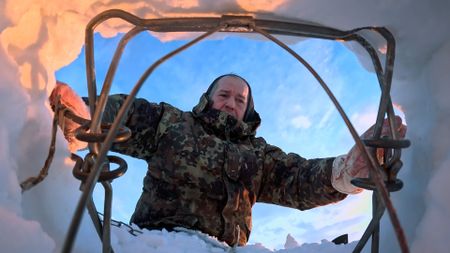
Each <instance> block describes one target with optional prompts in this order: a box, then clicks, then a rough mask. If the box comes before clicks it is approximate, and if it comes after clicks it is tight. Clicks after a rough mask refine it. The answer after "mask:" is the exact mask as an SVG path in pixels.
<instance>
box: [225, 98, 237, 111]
mask: <svg viewBox="0 0 450 253" xmlns="http://www.w3.org/2000/svg"><path fill="white" fill-rule="evenodd" d="M225 106H227V107H228V108H230V109H234V108H235V107H236V102H235V101H234V99H232V98H229V99H227V102H226V104H225Z"/></svg>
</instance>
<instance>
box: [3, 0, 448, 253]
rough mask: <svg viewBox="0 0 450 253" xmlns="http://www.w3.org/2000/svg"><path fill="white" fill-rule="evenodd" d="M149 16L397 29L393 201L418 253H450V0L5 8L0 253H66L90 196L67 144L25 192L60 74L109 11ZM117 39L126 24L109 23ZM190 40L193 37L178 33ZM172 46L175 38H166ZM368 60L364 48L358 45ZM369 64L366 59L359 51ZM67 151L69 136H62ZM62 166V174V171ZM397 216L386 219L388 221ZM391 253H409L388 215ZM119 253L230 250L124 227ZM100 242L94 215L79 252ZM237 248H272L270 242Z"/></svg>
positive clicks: (116, 233) (41, 149) (116, 241)
mask: <svg viewBox="0 0 450 253" xmlns="http://www.w3.org/2000/svg"><path fill="white" fill-rule="evenodd" d="M112 8H120V9H124V10H127V11H130V12H132V13H135V14H136V15H139V16H141V17H145V18H151V17H172V16H186V15H189V16H193V15H202V16H217V15H220V14H223V13H240V14H242V13H252V14H254V15H255V16H256V17H264V18H282V19H284V20H286V19H288V20H296V19H298V20H308V21H312V22H317V23H320V24H323V25H328V26H332V27H336V28H339V29H352V28H356V27H362V26H386V27H388V28H389V29H390V30H391V31H392V32H393V33H394V36H395V37H396V39H397V57H396V66H395V71H394V81H393V88H392V89H393V90H392V96H393V98H395V101H397V102H398V103H399V104H400V105H401V106H402V108H403V109H404V112H405V116H406V118H407V119H408V133H407V138H408V139H410V140H411V142H412V146H411V147H410V148H409V149H406V150H405V151H404V152H403V159H402V160H403V161H404V167H403V169H402V171H401V173H400V175H399V177H400V178H401V179H402V180H403V181H404V182H405V187H404V189H403V190H402V191H400V192H399V193H395V194H394V195H393V196H392V199H393V202H394V206H395V207H396V209H397V212H398V214H399V216H400V219H401V223H402V225H403V227H404V229H405V232H406V235H407V238H408V241H409V245H410V248H411V252H417V253H418V252H437V253H440V252H442V253H444V252H448V248H449V246H450V245H449V242H448V235H449V234H450V195H449V194H448V192H449V186H448V183H447V180H448V179H449V178H450V169H449V167H450V138H449V133H448V126H449V125H450V117H449V116H450V103H449V102H448V94H450V86H449V85H448V83H449V81H450V71H448V66H450V41H449V38H450V32H449V30H448V27H447V26H448V24H449V23H450V16H448V12H449V11H450V2H449V1H446V0H434V1H419V0H402V1H390V0H381V1H369V0H367V1H357V0H344V1H317V0H315V1H313V0H306V1H289V0H286V1H284V0H278V1H270V0H264V1H260V2H258V4H254V3H253V2H252V1H249V0H236V1H231V0H229V1H228V0H227V1H220V2H218V1H206V0H186V1H182V0H180V1H175V0H171V1H159V0H155V1H135V2H133V3H130V2H129V1H122V0H117V1H87V0H82V1H72V2H67V1H56V0H46V1H43V0H42V1H41V0H34V1H33V0H27V1H19V2H18V1H13V0H5V1H2V2H0V12H1V14H2V16H1V17H0V44H1V47H0V66H1V68H0V101H1V103H2V105H3V106H2V107H1V108H0V116H1V119H2V120H1V121H0V137H1V138H0V163H1V165H2V168H1V170H0V224H1V226H0V232H1V234H2V236H0V247H1V248H2V250H1V251H2V252H58V251H60V249H61V247H62V244H63V242H64V239H65V234H66V232H67V228H68V225H69V223H70V218H71V217H72V214H73V210H74V209H75V205H76V202H77V200H78V198H79V195H80V191H79V189H78V188H79V182H78V181H77V180H74V179H73V176H72V172H71V168H72V163H71V161H70V160H69V159H68V158H67V157H68V156H69V153H68V151H67V150H65V149H57V151H56V154H55V158H54V161H53V165H52V168H53V170H51V172H50V174H49V175H48V177H47V179H46V180H45V181H44V182H43V183H42V184H40V185H39V186H37V187H35V188H33V189H32V190H30V191H28V192H25V193H23V194H22V193H21V189H20V186H19V183H20V182H22V181H23V180H24V179H26V178H27V177H29V176H34V175H36V168H37V167H38V168H40V166H42V164H43V161H44V160H45V157H46V155H47V153H48V145H49V141H50V128H51V118H52V113H51V110H50V108H49V105H48V103H47V101H46V99H47V96H48V94H49V92H50V91H51V89H52V88H53V86H54V83H55V76H54V73H55V71H56V70H58V69H59V68H61V67H63V66H65V65H67V64H69V63H70V62H71V61H72V60H74V59H75V58H76V57H77V55H78V53H79V52H80V50H81V48H82V46H83V43H84V42H83V41H84V27H85V26H86V24H87V22H89V20H90V19H91V18H92V17H94V16H95V15H96V14H98V13H100V12H101V11H103V10H106V9H112ZM99 29H100V31H101V32H102V34H103V35H104V36H114V35H115V34H117V33H118V32H120V31H123V29H124V27H123V26H122V25H121V23H120V22H108V24H107V25H105V26H102V27H99ZM178 36H182V35H178ZM162 39H164V40H170V39H171V37H167V36H166V37H164V38H162ZM355 53H357V54H358V55H359V51H357V50H355ZM359 56H360V58H361V59H364V58H365V56H362V55H359ZM57 145H58V146H64V145H66V144H65V141H64V139H63V137H62V136H61V134H59V135H58V140H57ZM55 169H58V171H55ZM386 216H387V215H386ZM381 237H382V238H381V241H382V243H381V250H380V252H399V248H398V243H397V241H396V238H395V235H394V233H393V231H392V226H391V225H390V221H389V219H388V218H387V217H384V219H383V222H382V232H381ZM112 246H113V248H114V250H115V251H116V252H144V251H145V252H224V251H225V250H228V249H227V248H225V249H224V246H223V244H221V243H220V242H218V241H216V240H215V239H214V238H210V237H208V236H205V235H201V234H198V233H189V232H167V231H164V230H163V231H145V232H144V233H143V234H141V235H139V236H137V237H134V236H130V235H129V233H128V231H127V229H126V228H125V227H121V228H115V227H114V228H113V233H112ZM354 246H355V242H353V243H350V244H347V245H339V246H338V245H334V244H333V243H330V242H328V241H322V242H321V243H311V244H302V245H299V244H298V243H297V242H296V241H295V238H292V237H289V236H288V238H287V240H286V244H285V248H286V249H282V250H279V252H305V253H307V252H351V250H352V249H353V248H354ZM100 250H101V245H100V242H99V240H98V236H97V235H96V233H95V231H94V229H93V226H92V224H91V222H90V220H89V219H88V217H87V215H85V217H84V220H83V223H82V226H81V228H80V231H79V234H78V237H77V240H76V244H75V247H74V250H73V252H99V251H100ZM236 251H237V252H256V253H258V252H273V251H274V250H273V249H268V248H266V247H264V245H261V244H255V245H248V246H245V247H240V248H237V249H236Z"/></svg>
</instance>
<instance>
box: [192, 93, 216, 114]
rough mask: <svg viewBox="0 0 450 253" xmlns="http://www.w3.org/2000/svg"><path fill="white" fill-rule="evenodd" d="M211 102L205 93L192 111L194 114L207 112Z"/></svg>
mask: <svg viewBox="0 0 450 253" xmlns="http://www.w3.org/2000/svg"><path fill="white" fill-rule="evenodd" d="M211 104H212V102H211V100H210V99H209V96H208V95H207V94H206V93H203V95H202V96H201V97H200V101H199V102H198V104H197V105H196V106H195V107H194V108H193V111H194V112H195V113H196V114H200V113H202V112H204V111H205V110H207V109H208V108H209V107H210V106H211Z"/></svg>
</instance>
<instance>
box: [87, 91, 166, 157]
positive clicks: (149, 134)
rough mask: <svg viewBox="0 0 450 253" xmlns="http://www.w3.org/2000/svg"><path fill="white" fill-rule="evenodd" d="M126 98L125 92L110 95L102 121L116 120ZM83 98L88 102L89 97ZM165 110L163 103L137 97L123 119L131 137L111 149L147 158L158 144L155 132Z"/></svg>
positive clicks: (115, 144)
mask: <svg viewBox="0 0 450 253" xmlns="http://www.w3.org/2000/svg"><path fill="white" fill-rule="evenodd" d="M126 98H127V95H124V94H117V95H111V96H109V97H108V101H107V103H106V106H105V110H104V112H103V118H102V123H113V122H114V119H115V118H116V115H117V113H118V112H119V110H120V108H121V106H122V105H123V103H124V102H125V100H126ZM83 100H84V101H85V102H86V103H87V98H83ZM163 111H164V110H163V105H162V104H155V103H150V102H148V101H147V100H145V99H142V98H136V99H135V100H134V101H133V103H132V105H131V107H130V109H129V110H128V113H127V114H126V115H125V119H124V121H123V122H124V125H125V126H126V127H128V128H129V129H130V130H131V137H130V138H129V139H128V140H126V141H124V142H117V143H114V144H113V145H112V147H111V150H112V151H115V152H119V153H121V154H124V155H130V156H133V157H136V158H141V159H147V158H148V157H149V156H150V154H151V153H152V152H153V151H154V149H155V147H156V145H157V143H156V142H157V140H156V137H155V134H156V131H157V128H158V124H159V121H160V119H161V116H162V114H163Z"/></svg>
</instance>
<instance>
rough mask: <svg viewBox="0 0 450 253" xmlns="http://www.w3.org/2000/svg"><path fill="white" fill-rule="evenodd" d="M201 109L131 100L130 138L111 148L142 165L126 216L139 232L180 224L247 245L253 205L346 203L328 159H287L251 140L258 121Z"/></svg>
mask: <svg viewBox="0 0 450 253" xmlns="http://www.w3.org/2000/svg"><path fill="white" fill-rule="evenodd" d="M125 98H126V96H125V95H113V96H110V97H109V100H108V103H107V106H106V109H105V113H104V121H110V122H112V120H113V118H114V115H116V114H117V112H118V110H119V108H120V106H121V105H122V103H123V102H124V100H125ZM204 106H205V105H202V103H200V104H199V105H198V106H196V107H195V108H194V110H193V111H192V112H183V111H181V110H179V109H177V108H175V107H173V106H171V105H169V104H166V103H161V104H154V103H149V102H148V101H146V100H144V99H136V100H135V101H134V102H133V105H132V106H131V108H130V110H129V113H128V114H127V117H126V119H125V122H124V123H125V125H126V126H128V127H129V128H130V129H131V130H132V136H131V138H130V139H129V140H128V141H126V142H123V143H116V144H114V145H113V147H112V150H114V151H117V152H120V153H123V154H126V155H130V156H133V157H137V158H140V159H144V160H146V161H147V163H148V171H147V175H146V176H145V179H144V186H143V192H142V195H141V197H140V199H139V201H138V203H137V205H136V210H135V212H134V214H133V217H132V222H133V223H135V224H137V225H138V226H139V227H141V228H149V229H153V228H159V229H161V228H166V229H168V230H170V229H172V228H174V227H185V228H189V229H196V230H200V231H202V232H204V233H207V234H209V235H212V236H215V237H217V238H218V239H219V240H222V241H225V242H227V243H228V244H229V245H236V244H239V245H245V244H246V243H247V241H248V238H249V235H250V231H251V229H252V206H253V205H254V204H255V202H265V203H271V204H277V205H282V206H287V207H292V208H297V209H300V210H305V209H310V208H313V207H317V206H321V205H326V204H329V203H332V202H336V201H339V200H341V199H343V198H345V196H346V195H345V194H342V193H339V192H337V191H336V190H335V189H334V188H333V187H332V186H331V167H332V163H333V160H334V158H324V159H310V160H307V159H304V158H302V157H300V156H299V155H297V154H293V153H290V154H286V153H284V152H283V151H282V150H281V149H280V148H278V147H275V146H273V145H270V144H267V143H266V141H265V140H264V139H263V138H260V137H258V138H257V137H255V133H256V128H257V127H258V125H259V123H260V122H259V119H258V121H257V122H251V123H244V122H242V121H238V120H236V119H235V118H233V117H232V116H230V115H228V114H227V113H224V112H221V111H218V110H215V109H208V110H206V111H204V110H203V109H204V108H202V107H204ZM199 108H200V109H199Z"/></svg>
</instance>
